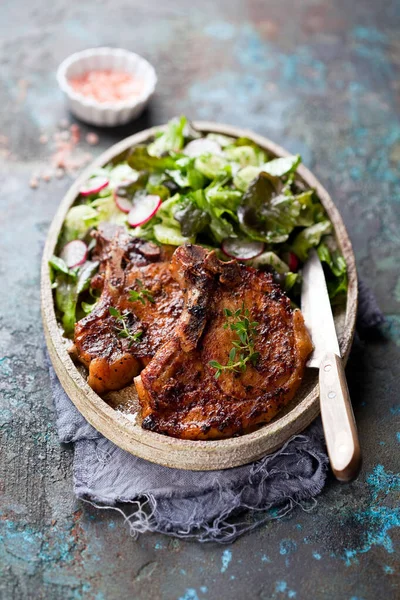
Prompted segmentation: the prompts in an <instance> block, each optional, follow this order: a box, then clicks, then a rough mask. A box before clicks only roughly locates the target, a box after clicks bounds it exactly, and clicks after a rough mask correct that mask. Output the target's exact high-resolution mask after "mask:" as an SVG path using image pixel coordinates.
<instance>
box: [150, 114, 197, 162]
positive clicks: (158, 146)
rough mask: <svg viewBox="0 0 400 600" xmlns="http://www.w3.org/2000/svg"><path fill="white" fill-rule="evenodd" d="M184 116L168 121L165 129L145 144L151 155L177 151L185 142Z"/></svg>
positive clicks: (185, 123)
mask: <svg viewBox="0 0 400 600" xmlns="http://www.w3.org/2000/svg"><path fill="white" fill-rule="evenodd" d="M186 126H187V119H186V117H183V116H182V117H180V118H176V119H172V120H171V121H169V123H168V125H167V127H166V129H165V131H162V132H160V133H158V134H157V135H156V139H155V140H154V142H152V143H151V144H149V145H148V146H147V148H148V151H149V154H150V155H151V156H158V157H159V156H161V155H162V154H164V153H165V152H170V151H173V152H179V150H182V148H183V146H184V143H185V137H184V133H185V128H186Z"/></svg>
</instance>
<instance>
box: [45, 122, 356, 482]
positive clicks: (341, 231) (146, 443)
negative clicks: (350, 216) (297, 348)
mask: <svg viewBox="0 0 400 600" xmlns="http://www.w3.org/2000/svg"><path fill="white" fill-rule="evenodd" d="M193 125H194V127H195V128H196V129H198V130H199V131H202V132H213V133H220V134H223V135H228V136H232V137H248V138H250V139H252V140H253V141H254V142H256V143H257V144H259V145H260V146H261V147H262V148H264V149H265V150H267V151H269V152H270V153H272V154H274V155H276V156H278V157H280V156H288V155H289V154H290V153H289V152H288V151H287V150H285V149H284V148H282V147H281V146H279V145H278V144H276V143H275V142H273V141H271V140H269V139H268V138H266V137H264V136H261V135H259V134H257V133H255V132H253V131H250V130H248V129H243V128H240V127H236V126H233V125H227V124H223V123H214V122H210V121H194V122H193ZM164 127H165V125H164V126H155V127H151V128H149V129H145V130H143V131H140V132H138V133H135V134H133V135H131V136H129V137H127V138H124V139H123V140H121V141H120V142H117V143H116V144H113V145H112V146H111V147H109V148H108V149H107V150H105V151H104V152H103V153H102V154H101V155H100V156H99V157H97V158H96V159H95V160H94V161H93V162H92V163H91V164H90V165H89V166H88V167H87V168H86V169H85V170H84V171H83V172H82V173H81V175H79V176H78V178H77V179H76V180H75V181H74V183H73V184H72V185H71V186H70V188H69V190H68V191H67V193H66V194H65V196H64V198H63V200H62V201H61V203H60V204H59V206H58V209H57V211H56V214H55V216H54V218H53V221H52V223H51V225H50V228H49V231H48V234H47V238H46V243H45V246H44V250H43V256H42V266H41V308H42V320H43V327H44V333H45V339H46V343H47V347H48V351H49V355H50V359H51V362H52V364H53V367H54V369H55V371H56V374H57V376H58V378H59V380H60V383H61V385H62V387H63V388H64V390H65V392H66V393H67V395H68V396H69V397H70V399H71V400H72V402H73V403H74V404H75V406H76V408H77V409H78V410H79V412H81V414H82V415H83V416H84V417H85V418H86V419H87V421H88V422H89V423H90V424H91V425H92V426H93V427H94V428H95V429H97V430H98V431H99V432H100V433H102V434H103V435H104V436H105V437H107V438H108V439H110V440H111V441H112V442H114V443H115V444H116V445H117V446H119V447H120V448H122V449H123V450H126V451H128V452H130V453H131V454H134V455H135V456H138V457H140V458H144V459H146V460H149V461H151V462H154V463H157V464H160V465H163V466H167V467H171V468H178V469H188V470H195V471H197V470H216V469H223V468H230V467H235V466H239V465H243V464H247V463H249V462H251V461H253V460H256V459H259V458H261V457H262V456H264V455H265V454H267V453H271V452H273V451H275V450H277V449H278V448H280V447H281V446H282V445H283V444H284V443H285V442H286V441H287V440H288V439H289V438H290V437H291V436H292V435H295V434H297V433H300V432H301V431H303V430H304V429H305V428H306V427H307V426H308V425H309V424H310V423H311V422H312V421H313V420H314V419H315V417H316V416H317V415H318V414H319V399H318V383H316V384H315V385H314V387H313V389H312V390H311V391H310V393H309V394H308V395H307V396H305V398H303V400H302V401H301V402H299V403H297V404H296V405H295V406H294V407H293V409H292V410H290V411H289V412H288V413H286V414H284V415H283V416H281V417H279V416H277V417H276V418H275V419H274V420H273V421H271V423H267V424H266V425H264V426H262V427H261V428H260V429H258V430H256V431H254V432H252V433H248V434H245V435H242V436H239V437H233V438H228V439H224V440H209V441H194V440H180V439H177V438H172V437H169V436H165V435H161V434H158V433H154V432H151V431H146V430H144V429H142V428H141V427H140V426H139V425H137V424H134V423H133V422H132V421H130V420H129V419H128V418H126V417H125V416H124V415H123V414H122V413H119V412H118V411H116V410H114V409H113V408H112V407H110V406H109V405H108V404H107V403H106V402H105V401H104V400H103V399H102V398H101V397H100V396H98V395H97V394H96V393H95V392H94V391H93V390H92V389H91V388H90V386H89V385H88V383H87V382H86V380H85V378H84V377H83V376H82V375H81V373H80V372H79V370H78V369H77V367H76V366H75V365H74V363H73V361H72V359H71V357H70V356H69V354H68V352H67V349H66V346H65V343H64V342H63V339H62V336H61V332H60V329H59V326H58V324H57V320H56V315H55V309H54V301H53V294H52V289H51V285H50V278H49V266H48V260H49V259H50V257H51V256H52V254H53V253H54V249H55V246H56V243H57V239H58V235H59V232H60V229H61V226H62V224H63V222H64V219H65V215H66V213H67V211H68V209H69V208H70V206H71V205H72V204H73V203H74V201H75V200H76V197H77V195H78V190H79V187H80V185H81V184H82V183H83V182H84V181H85V180H86V179H87V178H88V177H89V176H90V175H91V173H92V172H93V170H94V169H95V168H98V167H101V166H103V165H105V164H107V163H108V162H110V161H111V160H112V159H113V158H115V157H116V156H118V155H119V154H121V153H122V152H124V151H126V150H127V149H128V148H130V147H132V146H134V145H137V144H140V143H143V142H145V141H147V140H148V139H149V138H151V137H152V136H153V135H154V134H155V133H156V132H157V131H160V129H163V128H164ZM297 173H298V174H299V175H300V177H301V178H302V179H303V180H304V181H305V183H306V184H307V185H308V186H309V187H312V188H315V189H316V192H317V195H318V196H319V198H320V200H321V202H322V204H323V206H324V207H325V209H326V211H327V213H328V215H329V218H330V220H331V221H332V224H333V226H334V231H335V237H336V239H337V242H338V245H339V247H340V249H341V252H342V253H343V256H344V258H345V260H346V264H347V268H348V278H349V285H348V292H347V299H346V311H345V326H344V332H343V336H342V338H341V340H340V350H341V353H342V357H343V360H344V362H345V363H346V362H347V358H348V355H349V352H350V349H351V344H352V340H353V336H354V331H355V322H356V313H357V302H358V290H357V271H356V265H355V257H354V253H353V249H352V244H351V241H350V238H349V236H348V233H347V230H346V228H345V225H344V223H343V220H342V217H341V215H340V213H339V210H338V209H337V207H336V205H335V204H334V202H333V200H332V199H331V197H330V195H329V193H328V192H327V190H326V189H325V188H324V187H323V186H322V184H321V183H320V182H319V181H318V179H317V178H316V177H315V176H314V175H313V174H312V173H311V171H309V169H307V168H306V167H305V166H304V165H300V166H299V167H298V169H297Z"/></svg>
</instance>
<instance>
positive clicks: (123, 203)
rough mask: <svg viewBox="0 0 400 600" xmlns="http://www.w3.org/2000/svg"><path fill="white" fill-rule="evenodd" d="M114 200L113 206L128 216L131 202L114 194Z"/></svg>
mask: <svg viewBox="0 0 400 600" xmlns="http://www.w3.org/2000/svg"><path fill="white" fill-rule="evenodd" d="M114 200H115V204H116V205H117V206H118V208H119V210H122V212H123V213H126V214H128V213H129V212H130V211H131V209H132V202H131V201H130V200H128V198H124V197H122V196H118V195H117V194H116V193H115V192H114Z"/></svg>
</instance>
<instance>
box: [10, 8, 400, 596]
mask: <svg viewBox="0 0 400 600" xmlns="http://www.w3.org/2000/svg"><path fill="white" fill-rule="evenodd" d="M0 15H1V16H0V45H1V52H0V107H1V108H0V135H1V136H7V137H8V140H7V139H5V138H4V137H0V160H1V165H0V169H1V170H0V185H1V188H0V189H1V200H0V207H1V209H0V221H1V229H0V271H1V286H0V298H1V300H0V306H1V313H0V314H1V316H0V387H1V402H0V431H1V437H2V441H1V455H0V466H1V473H0V479H1V482H0V486H1V487H0V490H1V511H2V512H1V520H0V527H1V529H0V562H1V574H0V597H1V598H2V599H3V598H4V599H5V600H11V599H12V600H25V599H40V598H46V599H51V600H53V599H54V600H61V599H62V600H70V599H71V600H72V599H77V600H78V599H81V598H85V599H93V600H103V599H107V600H117V599H123V600H125V599H126V600H128V599H133V598H134V599H135V600H148V599H162V600H206V599H209V600H213V599H219V598H238V599H239V598H260V599H277V600H280V599H285V598H296V599H297V600H301V599H303V598H304V599H311V598H312V599H327V600H328V599H329V600H331V599H332V600H336V599H339V598H340V599H345V600H350V599H353V600H356V599H357V600H375V599H377V598H387V599H394V598H398V597H399V593H400V592H399V589H398V587H396V586H398V585H399V569H400V566H399V561H398V545H399V529H398V526H399V519H400V515H399V487H400V479H399V476H398V475H396V474H395V472H396V469H397V468H398V456H399V443H400V434H399V431H400V425H399V414H400V405H399V391H398V387H399V367H398V364H399V359H400V352H399V343H400V342H399V339H400V277H399V267H398V263H399V260H400V233H399V230H400V219H399V216H400V215H399V213H400V195H399V186H398V183H399V180H398V176H399V170H398V166H399V160H400V124H399V119H398V112H396V111H397V110H398V104H399V94H400V78H399V65H400V42H399V40H400V36H399V30H400V3H399V2H398V1H397V2H396V1H390V0H381V1H380V2H376V1H374V0H354V1H353V2H348V1H347V0H336V1H335V2H329V1H328V0H321V1H320V2H315V1H311V0H305V1H301V2H300V1H297V2H292V1H291V0H280V1H279V2H272V1H271V0H269V1H262V0H214V1H211V0H202V1H201V2H197V3H194V2H190V3H189V2H185V1H184V0H169V1H165V2H161V1H159V2H156V1H155V0H147V1H146V2H142V1H139V0H129V1H123V0H113V1H111V0H103V1H101V2H100V1H97V2H96V1H95V0H85V2H76V1H75V2H74V1H72V2H66V0H52V1H51V2H28V1H25V2H24V1H22V0H12V1H11V0H3V2H2V3H1V7H0ZM101 44H110V45H119V46H123V47H126V48H128V49H133V50H136V51H138V52H139V53H142V54H143V55H145V56H146V57H148V58H149V59H150V60H151V61H152V62H153V64H154V65H155V67H156V69H157V71H158V74H159V86H158V90H157V95H156V97H155V98H154V102H153V103H152V106H151V109H150V110H148V111H147V112H146V114H145V115H144V116H143V117H142V118H141V119H140V121H139V122H136V123H132V124H131V125H129V126H127V127H126V128H124V129H121V130H118V131H98V133H99V135H100V140H101V141H100V144H99V146H96V147H95V148H91V149H90V148H89V146H87V147H85V145H84V144H83V146H82V147H83V148H84V149H86V150H91V151H92V152H93V153H94V154H97V153H99V152H100V151H101V150H102V149H104V148H106V147H107V146H109V145H110V144H111V143H112V142H114V141H117V140H118V139H121V138H122V137H124V136H126V135H128V134H130V133H132V132H134V131H136V130H138V129H140V128H143V127H145V126H147V125H150V124H157V123H161V122H164V121H165V120H166V119H167V118H169V117H171V116H173V115H174V114H176V113H185V114H187V115H188V116H189V117H191V118H199V119H214V120H219V121H225V122H228V123H232V124H235V125H240V126H245V127H249V128H252V129H254V130H256V131H258V132H259V133H261V134H265V135H267V136H268V137H270V138H272V139H274V140H276V141H277V142H278V143H280V144H282V145H284V146H286V147H287V148H288V149H290V150H291V151H293V152H300V153H301V154H302V155H303V158H304V162H305V163H306V164H307V165H308V166H309V167H311V168H312V169H313V170H314V172H315V173H316V175H317V176H318V177H319V178H320V179H321V181H322V182H323V183H324V184H325V185H326V186H327V188H328V190H329V191H330V192H331V193H332V196H333V198H334V200H335V201H336V202H337V205H338V206H339V208H340V210H341V212H342V215H343V217H344V220H345V222H346V224H347V226H348V229H349V232H350V235H351V238H352V240H353V242H354V248H355V253H356V257H357V261H358V266H359V272H360V275H361V276H362V277H363V278H364V280H365V281H366V282H367V283H368V284H369V285H370V286H371V287H372V288H373V289H374V291H375V292H376V294H377V296H378V299H379V302H380V304H381V306H382V307H383V309H384V311H385V313H386V314H387V324H386V325H385V328H384V332H383V334H382V335H381V336H379V337H375V338H374V339H371V340H369V341H364V342H363V343H362V344H361V345H360V346H359V347H358V350H357V352H356V353H355V354H354V355H353V357H352V360H351V363H350V365H349V368H348V376H349V383H350V387H351V392H352V396H353V401H354V406H355V412H356V417H357V421H358V424H359V429H360V437H361V443H362V446H363V450H364V466H363V470H362V472H361V474H360V476H359V478H358V480H357V481H356V482H354V483H352V484H350V485H339V484H338V483H336V482H334V481H332V480H331V481H330V482H329V484H328V485H327V487H326V490H325V492H324V493H323V494H322V496H321V497H320V498H319V499H318V504H317V505H316V506H315V507H313V508H312V507H310V510H309V511H303V510H301V509H300V508H298V509H296V510H295V512H294V513H293V515H292V516H291V517H290V518H288V519H287V520H282V521H279V522H271V523H270V524H269V525H267V526H266V527H263V528H262V529H260V530H258V531H256V532H254V533H252V534H251V535H247V536H246V537H244V538H243V539H240V540H239V541H237V542H236V543H235V544H233V545H232V546H230V547H218V546H200V545H196V544H192V543H183V542H179V541H177V540H174V539H168V538H165V537H162V536H155V535H148V536H143V537H141V538H140V539H139V540H138V541H134V540H132V538H131V537H130V536H129V532H128V529H127V527H126V525H125V524H124V522H123V519H122V518H121V517H120V515H118V514H117V513H115V512H109V511H97V510H95V509H93V508H92V507H90V506H87V505H84V504H82V503H80V502H77V501H76V500H75V499H74V496H73V493H72V475H71V460H72V454H71V449H70V448H68V447H60V446H59V444H58V441H57V436H56V433H55V429H54V412H53V407H52V400H51V394H50V387H49V378H48V374H47V372H46V368H45V364H44V353H43V337H42V328H41V323H40V310H39V262H40V254H41V248H42V245H43V241H44V239H45V236H46V231H47V228H48V226H49V223H50V220H51V218H52V216H53V215H54V213H55V211H56V208H57V205H58V202H59V201H60V199H61V197H62V196H63V194H64V192H65V191H66V190H67V188H68V186H69V185H70V181H71V178H67V177H65V178H63V179H52V181H50V182H49V183H45V182H43V181H41V182H40V185H39V188H38V189H31V188H30V187H29V181H30V179H31V176H32V173H33V172H35V171H36V170H37V171H39V172H40V171H41V170H43V165H45V164H46V161H47V159H48V156H49V153H50V151H49V147H48V144H47V145H46V144H41V143H40V141H39V137H40V135H41V134H42V133H46V134H48V135H49V134H51V133H52V132H53V131H54V130H55V129H56V126H57V123H58V122H59V120H60V119H61V118H62V117H63V116H65V112H64V107H63V102H62V98H61V96H60V93H59V91H58V89H57V86H56V83H55V76H54V73H55V69H56V67H57V65H58V63H59V62H60V61H61V60H62V59H63V58H64V57H65V56H66V55H68V54H69V53H71V52H72V51H75V50H80V49H83V48H85V47H87V46H96V45H101ZM85 131H89V129H85ZM10 152H11V155H10V154H9V153H10ZM396 551H397V555H396ZM396 557H397V562H396Z"/></svg>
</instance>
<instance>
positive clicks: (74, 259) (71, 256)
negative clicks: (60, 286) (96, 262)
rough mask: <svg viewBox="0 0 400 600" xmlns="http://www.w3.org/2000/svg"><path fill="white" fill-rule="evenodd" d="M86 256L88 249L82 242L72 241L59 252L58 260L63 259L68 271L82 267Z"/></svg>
mask: <svg viewBox="0 0 400 600" xmlns="http://www.w3.org/2000/svg"><path fill="white" fill-rule="evenodd" d="M87 254H88V247H87V246H86V244H85V242H82V240H73V241H72V242H69V243H68V244H65V246H64V248H63V249H62V251H61V254H60V258H62V259H63V261H64V262H65V264H66V265H67V267H68V268H69V269H72V268H73V267H79V266H80V265H82V264H83V263H84V262H85V260H86V258H87Z"/></svg>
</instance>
